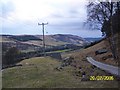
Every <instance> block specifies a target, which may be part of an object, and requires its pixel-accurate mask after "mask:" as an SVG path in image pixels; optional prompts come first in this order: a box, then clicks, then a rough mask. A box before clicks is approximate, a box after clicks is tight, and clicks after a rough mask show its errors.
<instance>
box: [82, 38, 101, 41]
mask: <svg viewBox="0 0 120 90" xmlns="http://www.w3.org/2000/svg"><path fill="white" fill-rule="evenodd" d="M84 39H85V40H86V41H88V42H95V41H99V40H101V39H102V38H84Z"/></svg>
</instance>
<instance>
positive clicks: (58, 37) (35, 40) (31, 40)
mask: <svg viewBox="0 0 120 90" xmlns="http://www.w3.org/2000/svg"><path fill="white" fill-rule="evenodd" d="M42 38H43V37H42V35H2V42H9V43H10V42H14V43H16V42H19V43H22V44H29V45H36V46H42V45H43V42H42ZM45 43H46V46H59V45H66V44H73V45H78V46H84V45H85V44H87V43H88V42H87V41H86V40H85V39H84V38H82V37H79V36H76V35H70V34H55V35H45Z"/></svg>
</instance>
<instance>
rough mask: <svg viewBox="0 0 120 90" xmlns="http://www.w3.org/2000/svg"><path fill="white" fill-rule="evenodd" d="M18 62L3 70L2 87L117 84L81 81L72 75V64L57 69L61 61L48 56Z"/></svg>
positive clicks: (88, 86) (92, 86)
mask: <svg viewBox="0 0 120 90" xmlns="http://www.w3.org/2000/svg"><path fill="white" fill-rule="evenodd" d="M20 63H21V64H22V65H23V66H19V67H13V68H8V69H5V70H3V73H2V74H3V75H2V83H3V88H104V87H117V86H118V85H117V82H116V81H81V77H76V76H74V75H73V74H74V72H75V71H76V70H75V68H73V67H72V66H67V67H64V68H63V70H62V71H57V70H56V69H55V68H56V67H58V66H60V64H61V62H59V61H58V60H55V59H53V58H50V57H45V58H44V57H36V58H31V59H26V60H23V61H21V62H20ZM83 65H84V64H83ZM84 67H85V66H84ZM86 70H87V69H86ZM113 83H114V85H113Z"/></svg>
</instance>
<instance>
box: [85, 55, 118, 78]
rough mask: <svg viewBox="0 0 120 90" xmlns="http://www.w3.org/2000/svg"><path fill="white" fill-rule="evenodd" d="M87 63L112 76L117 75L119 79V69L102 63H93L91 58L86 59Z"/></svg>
mask: <svg viewBox="0 0 120 90" xmlns="http://www.w3.org/2000/svg"><path fill="white" fill-rule="evenodd" d="M87 61H88V62H90V63H91V64H93V65H95V66H96V67H98V68H100V69H102V70H105V71H107V72H109V73H111V74H114V75H117V76H119V77H120V68H119V67H115V66H112V65H108V64H104V63H101V62H98V61H95V60H94V59H93V58H92V57H87Z"/></svg>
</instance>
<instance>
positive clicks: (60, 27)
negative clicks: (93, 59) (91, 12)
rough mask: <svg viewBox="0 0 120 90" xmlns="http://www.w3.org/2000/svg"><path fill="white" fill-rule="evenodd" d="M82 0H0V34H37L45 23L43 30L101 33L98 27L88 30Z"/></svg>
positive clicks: (64, 32) (55, 32)
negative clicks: (41, 24)
mask: <svg viewBox="0 0 120 90" xmlns="http://www.w3.org/2000/svg"><path fill="white" fill-rule="evenodd" d="M86 5H87V1H86V0H0V12H1V13H0V23H1V24H0V25H1V26H0V27H1V28H0V29H1V32H0V33H1V34H12V35H21V34H29V35H39V34H42V27H41V26H40V25H38V23H47V22H48V25H46V26H45V34H46V35H49V34H73V35H78V36H81V37H101V32H100V31H99V30H89V28H87V27H86V25H85V24H84V23H85V22H86V19H87V12H86Z"/></svg>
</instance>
